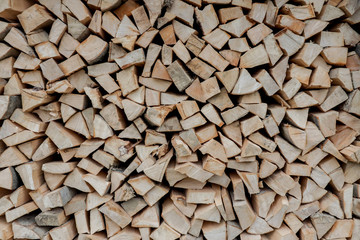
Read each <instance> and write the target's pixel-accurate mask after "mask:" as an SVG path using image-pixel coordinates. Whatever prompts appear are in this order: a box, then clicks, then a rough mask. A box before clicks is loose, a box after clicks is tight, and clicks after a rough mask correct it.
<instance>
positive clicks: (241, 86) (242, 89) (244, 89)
mask: <svg viewBox="0 0 360 240" xmlns="http://www.w3.org/2000/svg"><path fill="white" fill-rule="evenodd" d="M261 87H262V85H261V84H260V83H259V82H257V81H256V80H255V78H253V77H252V76H251V75H250V73H249V72H248V71H247V70H246V69H241V71H240V76H239V79H238V80H237V82H236V84H235V86H234V89H233V90H232V92H231V93H232V94H234V95H245V94H250V93H253V92H256V91H257V90H259V89H260V88H261Z"/></svg>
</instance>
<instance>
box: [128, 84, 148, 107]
mask: <svg viewBox="0 0 360 240" xmlns="http://www.w3.org/2000/svg"><path fill="white" fill-rule="evenodd" d="M127 98H128V99H130V100H131V101H134V102H136V103H139V104H144V102H145V87H144V86H141V87H139V88H138V89H136V90H134V91H132V92H131V93H129V95H127Z"/></svg>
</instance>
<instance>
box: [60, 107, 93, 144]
mask: <svg viewBox="0 0 360 240" xmlns="http://www.w3.org/2000/svg"><path fill="white" fill-rule="evenodd" d="M65 127H66V128H68V129H71V130H73V131H74V132H78V133H80V134H82V135H83V136H85V137H86V138H90V133H89V129H88V127H87V125H86V122H85V119H84V117H83V115H82V114H81V112H77V113H76V114H75V115H73V116H72V117H71V118H70V119H69V120H68V121H67V122H66V124H65Z"/></svg>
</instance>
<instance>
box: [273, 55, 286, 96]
mask: <svg viewBox="0 0 360 240" xmlns="http://www.w3.org/2000/svg"><path fill="white" fill-rule="evenodd" d="M288 62H289V56H286V57H283V58H282V59H280V61H279V62H278V63H277V64H276V65H275V66H274V67H273V68H270V71H269V72H270V74H271V76H272V77H273V78H274V80H275V81H276V83H277V84H278V85H279V87H280V89H282V87H283V83H284V80H285V77H286V69H287V68H288Z"/></svg>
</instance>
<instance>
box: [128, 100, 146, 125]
mask: <svg viewBox="0 0 360 240" xmlns="http://www.w3.org/2000/svg"><path fill="white" fill-rule="evenodd" d="M122 104H123V106H124V112H125V115H126V117H127V119H128V120H129V121H133V120H135V119H136V118H138V117H139V116H140V115H142V114H143V113H144V111H145V109H146V108H145V107H144V106H142V105H140V104H138V103H135V102H133V101H130V100H127V99H124V100H123V101H122Z"/></svg>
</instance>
